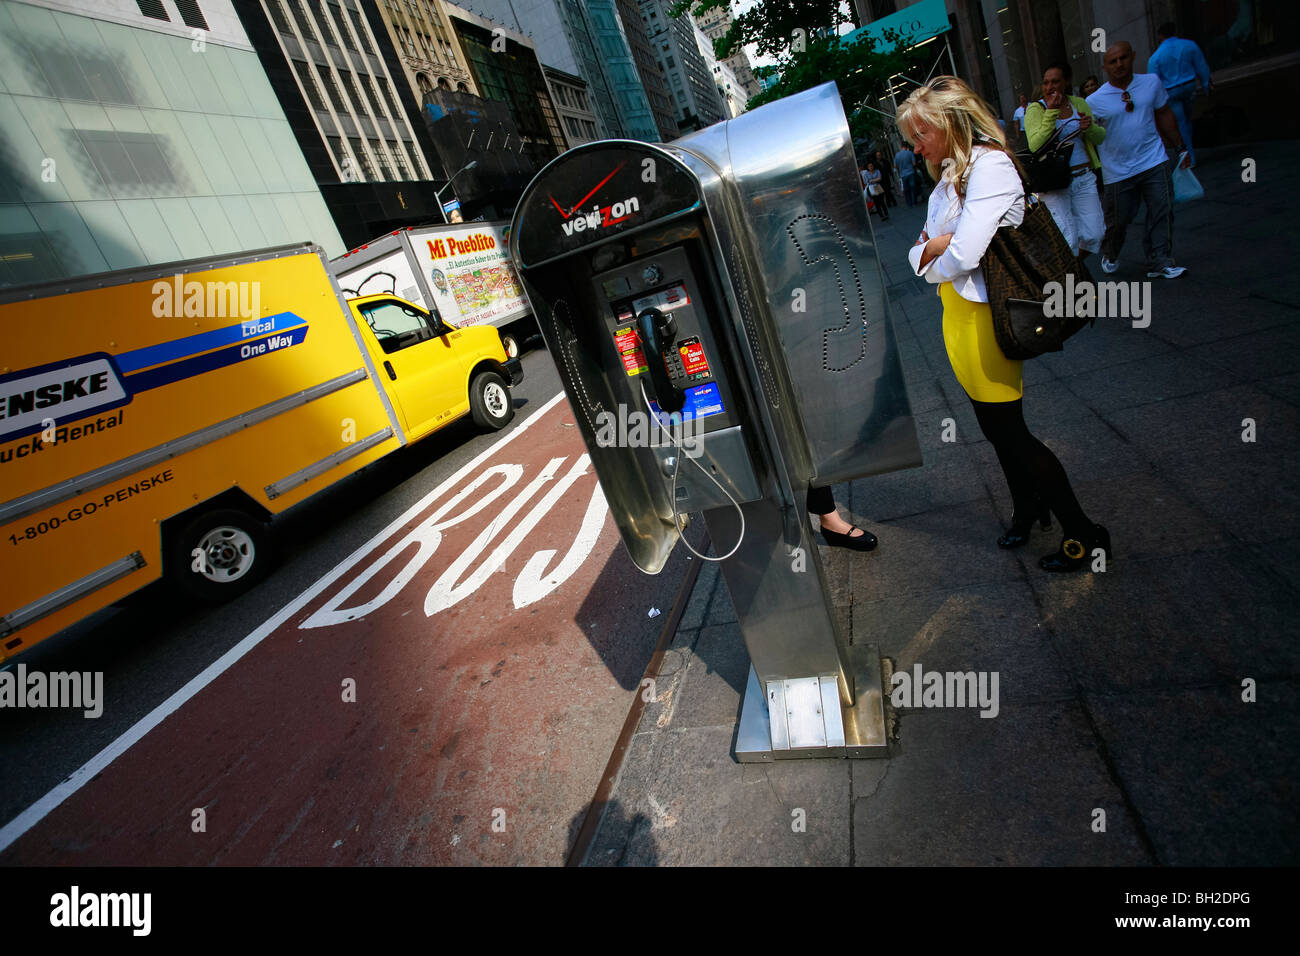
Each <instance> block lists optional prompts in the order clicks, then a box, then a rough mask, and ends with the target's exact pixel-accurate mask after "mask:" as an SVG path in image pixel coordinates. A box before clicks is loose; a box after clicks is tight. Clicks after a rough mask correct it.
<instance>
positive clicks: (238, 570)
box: [165, 508, 271, 604]
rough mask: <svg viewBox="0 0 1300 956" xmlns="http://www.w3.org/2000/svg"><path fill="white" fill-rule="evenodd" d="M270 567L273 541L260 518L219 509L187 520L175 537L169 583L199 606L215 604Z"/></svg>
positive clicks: (243, 588) (258, 578)
mask: <svg viewBox="0 0 1300 956" xmlns="http://www.w3.org/2000/svg"><path fill="white" fill-rule="evenodd" d="M270 566H271V536H270V534H269V532H268V531H267V527H266V525H265V524H263V523H262V521H261V520H259V519H258V518H255V517H253V516H252V515H250V514H248V513H247V512H244V511H238V510H236V509H234V508H218V509H214V510H212V511H207V512H204V513H203V514H200V515H198V516H197V517H194V518H191V519H190V520H188V521H187V522H185V524H184V525H182V526H181V528H180V530H179V531H177V532H176V534H175V536H174V537H173V539H172V541H171V544H170V547H169V549H168V553H167V567H166V569H165V571H166V574H167V577H168V579H169V580H170V581H171V582H172V584H173V585H175V586H176V587H177V588H178V589H179V590H180V591H182V592H183V593H185V594H186V595H188V596H190V597H192V598H195V599H196V600H199V601H206V602H209V603H213V604H219V603H221V602H222V601H229V600H231V599H232V598H236V597H238V596H239V595H241V594H243V593H244V592H245V591H248V590H249V589H250V588H252V587H253V586H254V585H256V584H257V583H258V582H259V581H261V580H262V578H264V577H266V575H267V572H268V571H269V570H270Z"/></svg>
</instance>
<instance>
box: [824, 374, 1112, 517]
mask: <svg viewBox="0 0 1300 956" xmlns="http://www.w3.org/2000/svg"><path fill="white" fill-rule="evenodd" d="M971 405H972V406H974V408H975V418H976V419H977V420H978V421H979V425H980V431H982V432H984V437H985V438H987V439H988V440H989V444H991V445H992V446H993V450H994V451H995V452H997V456H998V462H999V463H1000V464H1001V465H1002V472H1003V474H1005V475H1006V478H1007V485H1008V487H1009V488H1010V489H1011V500H1012V503H1013V506H1014V507H1015V512H1016V517H1017V518H1019V519H1020V520H1022V521H1024V520H1026V519H1032V517H1033V515H1035V514H1036V513H1037V510H1038V503H1039V502H1042V503H1044V504H1046V505H1047V506H1048V507H1050V508H1051V509H1052V513H1053V514H1055V515H1056V517H1057V518H1058V519H1059V520H1060V522H1061V527H1062V529H1063V530H1064V531H1065V534H1066V536H1067V537H1071V538H1078V537H1080V536H1082V535H1085V534H1087V533H1088V532H1089V531H1090V530H1091V529H1092V523H1091V522H1090V521H1089V520H1088V516H1087V515H1085V514H1084V513H1083V509H1082V508H1080V507H1079V501H1078V499H1077V498H1075V497H1074V492H1073V491H1071V490H1070V479H1069V478H1067V477H1066V474H1065V469H1064V468H1062V467H1061V462H1060V460H1059V459H1057V457H1056V455H1054V454H1052V450H1051V449H1050V448H1048V447H1047V446H1046V445H1044V444H1043V443H1042V442H1040V441H1039V440H1038V439H1037V438H1035V437H1034V436H1033V435H1032V434H1031V433H1030V431H1029V426H1028V425H1026V424H1025V415H1024V411H1023V409H1022V408H1021V400H1020V399H1016V400H1015V401H1014V402H977V401H975V400H974V399H971ZM808 500H809V502H810V507H811V501H812V496H811V494H810V495H809V499H808Z"/></svg>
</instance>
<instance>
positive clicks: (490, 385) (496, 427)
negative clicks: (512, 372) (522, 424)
mask: <svg viewBox="0 0 1300 956" xmlns="http://www.w3.org/2000/svg"><path fill="white" fill-rule="evenodd" d="M469 410H470V414H471V415H473V416H474V424H476V425H478V426H479V428H487V429H490V430H492V431H500V430H501V429H502V428H505V427H506V426H507V425H509V424H510V420H511V419H512V418H514V417H515V403H514V401H513V400H512V399H511V397H510V388H509V387H508V386H507V385H506V380H505V379H503V378H502V377H501V376H500V375H498V374H497V373H496V372H479V373H478V374H477V375H475V376H474V381H472V382H470V384H469Z"/></svg>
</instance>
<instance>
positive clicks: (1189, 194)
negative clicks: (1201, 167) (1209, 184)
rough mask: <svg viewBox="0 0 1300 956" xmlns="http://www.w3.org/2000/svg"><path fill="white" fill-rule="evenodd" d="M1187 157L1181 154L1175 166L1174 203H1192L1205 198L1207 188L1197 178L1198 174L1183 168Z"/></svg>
mask: <svg viewBox="0 0 1300 956" xmlns="http://www.w3.org/2000/svg"><path fill="white" fill-rule="evenodd" d="M1186 155H1187V154H1186V153H1183V154H1181V155H1180V156H1179V157H1178V162H1177V163H1176V164H1175V166H1174V174H1173V180H1174V202H1191V201H1192V200H1193V199H1204V198H1205V188H1204V187H1203V186H1202V185H1201V181H1200V180H1199V179H1197V178H1196V174H1195V173H1193V172H1192V171H1191V170H1190V169H1183V168H1182V162H1183V157H1184V156H1186Z"/></svg>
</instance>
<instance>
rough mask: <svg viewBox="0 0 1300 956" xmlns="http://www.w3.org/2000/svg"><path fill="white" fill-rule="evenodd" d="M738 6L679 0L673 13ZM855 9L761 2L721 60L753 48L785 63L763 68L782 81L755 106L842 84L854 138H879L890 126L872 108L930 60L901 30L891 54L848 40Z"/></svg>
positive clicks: (724, 42)
mask: <svg viewBox="0 0 1300 956" xmlns="http://www.w3.org/2000/svg"><path fill="white" fill-rule="evenodd" d="M730 6H731V5H730V2H729V0H679V2H678V3H676V4H675V5H674V6H673V8H672V11H671V13H672V15H673V16H674V17H678V16H681V15H682V14H683V13H685V12H686V11H688V10H689V11H690V12H691V13H692V14H693V15H695V16H699V15H701V14H703V13H706V12H708V11H709V10H715V9H730ZM848 6H849V5H848V4H841V2H840V0H760V2H758V3H756V4H755V5H754V6H753V7H752V8H751V9H750V10H748V11H747V12H745V13H742V14H741V15H740V16H738V17H736V18H735V19H734V20H733V21H732V24H731V27H730V29H728V30H727V32H726V33H725V34H724V35H723V36H721V37H719V38H718V39H717V40H715V41H714V44H713V53H714V56H716V57H717V58H718V59H720V60H725V59H726V58H727V57H730V56H733V55H734V54H735V53H736V52H737V51H738V50H740V49H741V48H743V47H745V46H747V45H749V44H751V43H752V44H754V46H755V48H756V49H757V51H758V53H759V55H761V56H767V57H771V58H773V59H775V60H776V61H777V63H776V65H775V66H760V67H756V68H755V70H754V73H755V75H757V76H760V77H762V78H763V79H764V80H767V81H769V82H770V81H771V79H772V78H773V77H775V78H776V82H775V83H772V84H771V85H770V86H769V87H768V88H767V89H765V90H764V91H763V92H761V93H759V94H758V95H757V96H754V97H752V98H751V99H750V100H749V104H748V105H749V108H750V109H753V108H754V107H755V106H761V105H762V104H764V103H770V102H772V101H773V100H779V99H782V98H783V97H786V96H790V95H791V94H793V93H798V92H801V91H803V90H807V89H811V88H812V87H814V86H819V85H820V84H822V83H826V82H827V81H830V80H834V81H835V84H836V86H838V87H839V91H840V99H841V100H842V101H843V103H844V113H845V115H846V116H848V117H849V129H850V131H851V132H852V134H853V138H854V140H858V139H864V138H865V139H871V138H875V137H876V136H878V135H879V134H880V133H881V132H882V131H883V130H884V129H885V128H886V127H887V126H888V125H889V121H888V120H887V118H886V117H883V116H881V115H880V114H879V113H876V112H874V111H873V110H872V109H871V108H870V107H875V106H876V105H878V101H879V100H880V99H882V98H884V97H886V96H887V95H888V91H889V84H890V80H891V78H892V77H894V76H895V75H897V74H899V73H905V72H907V71H908V70H909V69H910V68H911V67H912V66H914V65H915V64H916V63H917V62H919V60H920V59H921V56H922V55H921V54H918V53H917V52H916V51H913V50H911V49H908V47H909V46H910V44H909V42H908V40H909V38H908V37H903V36H899V35H898V34H897V33H896V32H894V31H885V34H884V36H885V38H886V40H888V41H890V42H892V44H893V46H892V48H891V49H889V50H879V49H878V48H877V43H876V41H875V40H874V39H873V38H872V37H870V36H866V35H862V36H861V38H860V39H859V40H858V41H857V42H855V43H851V44H846V43H844V42H842V40H841V39H840V36H839V32H840V28H841V27H842V26H843V25H844V24H846V23H852V22H853V21H852V20H850V19H849V18H848V17H846V16H845V14H844V9H845V8H846V7H848Z"/></svg>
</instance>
